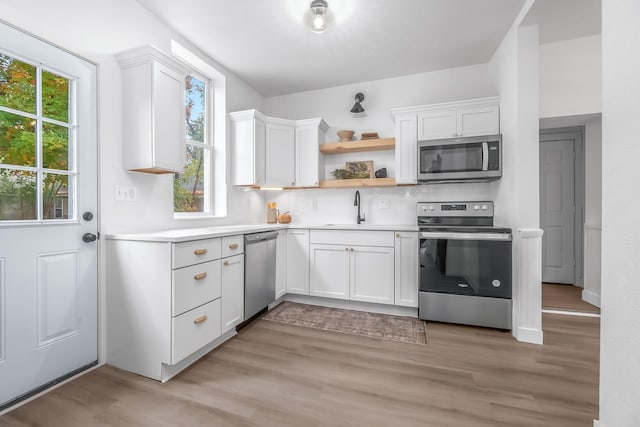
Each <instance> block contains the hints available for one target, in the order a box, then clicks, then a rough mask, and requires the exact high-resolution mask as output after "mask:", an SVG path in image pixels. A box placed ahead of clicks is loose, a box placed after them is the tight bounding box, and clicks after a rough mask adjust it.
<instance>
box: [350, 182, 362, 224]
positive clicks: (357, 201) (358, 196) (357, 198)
mask: <svg viewBox="0 0 640 427" xmlns="http://www.w3.org/2000/svg"><path fill="white" fill-rule="evenodd" d="M353 206H357V207H358V215H357V216H356V222H357V223H358V224H360V223H362V222H364V213H363V214H362V216H360V192H359V191H358V190H356V198H355V200H354V201H353Z"/></svg>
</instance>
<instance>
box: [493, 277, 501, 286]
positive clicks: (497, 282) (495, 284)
mask: <svg viewBox="0 0 640 427" xmlns="http://www.w3.org/2000/svg"><path fill="white" fill-rule="evenodd" d="M500 285H501V283H500V280H497V279H494V280H492V281H491V286H493V287H494V288H499V287H500Z"/></svg>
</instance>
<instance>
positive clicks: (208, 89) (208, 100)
mask: <svg viewBox="0 0 640 427" xmlns="http://www.w3.org/2000/svg"><path fill="white" fill-rule="evenodd" d="M189 76H191V77H195V78H196V79H198V80H200V81H201V82H203V83H204V84H205V99H204V138H203V139H204V142H199V141H194V140H192V139H190V138H189V137H188V136H187V132H186V129H185V133H184V138H185V148H184V149H185V153H186V151H187V146H189V145H190V146H192V147H197V148H201V149H202V150H203V159H204V177H203V202H202V212H176V211H175V194H174V195H173V197H174V199H173V218H174V219H198V218H210V217H213V216H214V212H215V206H214V205H213V200H215V194H214V191H215V185H214V182H213V177H214V173H213V168H214V166H215V162H214V141H213V136H214V129H213V126H214V114H213V97H214V92H213V79H212V78H210V77H208V76H205V75H204V74H202V73H200V72H198V71H196V70H194V69H192V68H189V70H188V73H187V74H186V75H185V80H186V79H187V77H189ZM185 95H186V87H185ZM184 107H186V105H184ZM185 126H186V117H185ZM173 179H174V180H175V175H174V178H173ZM172 188H173V187H172Z"/></svg>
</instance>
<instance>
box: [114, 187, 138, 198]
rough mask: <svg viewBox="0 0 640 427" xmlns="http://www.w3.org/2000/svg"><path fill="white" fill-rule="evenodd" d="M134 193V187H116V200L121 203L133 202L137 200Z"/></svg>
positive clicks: (135, 191)
mask: <svg viewBox="0 0 640 427" xmlns="http://www.w3.org/2000/svg"><path fill="white" fill-rule="evenodd" d="M136 193H137V190H136V187H130V186H125V185H116V200H119V201H122V202H135V201H136V198H137V197H136Z"/></svg>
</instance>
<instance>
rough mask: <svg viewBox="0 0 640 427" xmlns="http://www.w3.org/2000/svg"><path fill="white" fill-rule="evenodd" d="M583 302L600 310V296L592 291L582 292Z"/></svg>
mask: <svg viewBox="0 0 640 427" xmlns="http://www.w3.org/2000/svg"><path fill="white" fill-rule="evenodd" d="M582 300H583V301H586V302H588V303H589V304H592V305H595V306H596V307H598V308H600V295H598V294H596V293H594V292H591V291H582Z"/></svg>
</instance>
